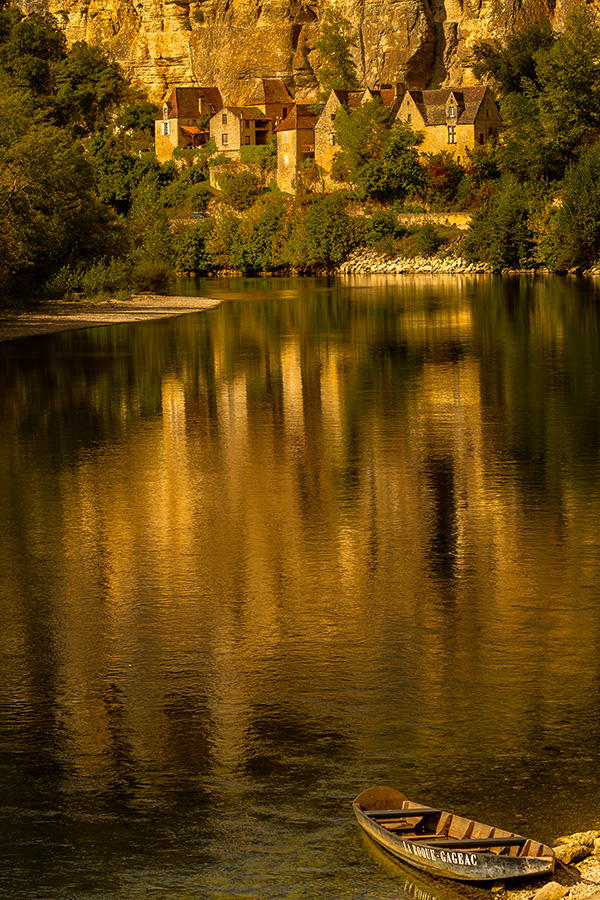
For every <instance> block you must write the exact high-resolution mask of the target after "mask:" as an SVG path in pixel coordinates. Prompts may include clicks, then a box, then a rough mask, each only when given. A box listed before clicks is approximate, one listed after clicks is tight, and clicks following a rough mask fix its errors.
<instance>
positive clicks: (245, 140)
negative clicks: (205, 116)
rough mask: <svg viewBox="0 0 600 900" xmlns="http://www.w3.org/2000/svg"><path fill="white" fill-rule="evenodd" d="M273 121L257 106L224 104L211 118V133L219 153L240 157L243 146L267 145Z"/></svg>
mask: <svg viewBox="0 0 600 900" xmlns="http://www.w3.org/2000/svg"><path fill="white" fill-rule="evenodd" d="M272 134H273V121H272V120H271V119H270V118H269V117H268V116H266V115H265V113H264V112H263V110H261V109H259V108H258V107H257V106H224V107H223V108H222V109H221V110H220V111H219V112H218V113H216V114H215V115H214V116H213V117H212V118H211V120H210V135H211V137H212V138H214V141H215V144H216V148H217V153H223V154H225V155H226V156H229V157H230V158H231V159H240V158H241V155H242V148H243V147H261V146H266V145H267V144H268V143H269V141H270V140H271V136H272Z"/></svg>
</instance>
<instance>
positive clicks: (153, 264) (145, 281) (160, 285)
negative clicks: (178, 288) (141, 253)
mask: <svg viewBox="0 0 600 900" xmlns="http://www.w3.org/2000/svg"><path fill="white" fill-rule="evenodd" d="M172 281H173V272H172V270H171V268H170V267H169V266H168V265H167V264H166V263H164V262H160V261H155V260H149V259H147V260H143V261H142V262H139V263H138V264H137V265H136V266H135V267H134V269H133V271H132V273H131V282H132V285H133V287H134V288H135V290H136V291H138V292H139V293H141V294H164V293H167V291H168V290H169V288H170V287H171V284H172Z"/></svg>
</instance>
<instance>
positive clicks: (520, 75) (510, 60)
mask: <svg viewBox="0 0 600 900" xmlns="http://www.w3.org/2000/svg"><path fill="white" fill-rule="evenodd" d="M555 38H556V35H555V34H554V32H553V31H552V28H551V27H550V22H549V21H548V20H547V19H544V21H543V22H536V23H534V24H533V25H530V26H528V27H527V28H524V29H523V30H522V31H518V32H517V33H516V34H512V35H510V36H509V38H508V40H507V42H506V45H505V46H504V47H503V46H502V44H501V43H500V42H499V41H492V42H490V41H482V42H481V43H479V44H476V45H475V47H474V48H473V52H474V55H475V60H476V62H475V65H474V66H473V71H474V73H475V75H476V76H477V78H483V77H484V76H485V75H491V76H492V77H493V78H494V79H495V81H496V82H497V84H498V88H499V90H500V92H501V93H502V94H518V93H520V92H521V91H522V90H523V89H524V87H525V84H526V83H529V84H534V85H537V86H538V87H539V82H538V75H537V67H536V57H537V54H538V52H539V51H540V50H549V49H550V47H552V45H553V44H554V41H555Z"/></svg>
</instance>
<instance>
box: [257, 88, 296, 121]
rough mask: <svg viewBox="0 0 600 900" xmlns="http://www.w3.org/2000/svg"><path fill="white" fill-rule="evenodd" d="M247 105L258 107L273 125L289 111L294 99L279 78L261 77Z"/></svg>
mask: <svg viewBox="0 0 600 900" xmlns="http://www.w3.org/2000/svg"><path fill="white" fill-rule="evenodd" d="M247 105H248V106H255V107H256V108H257V109H260V110H261V112H262V113H264V115H265V116H266V117H267V118H269V119H272V121H273V123H274V125H278V124H279V122H282V121H283V119H285V118H286V116H287V115H288V113H289V112H290V110H291V108H292V106H293V105H294V100H293V99H292V97H291V95H290V92H289V91H288V89H287V88H286V86H285V84H284V83H283V81H281V80H280V79H279V78H261V79H260V81H259V82H258V84H257V86H256V88H255V90H254V93H253V94H252V95H251V97H250V98H249V100H248V103H247Z"/></svg>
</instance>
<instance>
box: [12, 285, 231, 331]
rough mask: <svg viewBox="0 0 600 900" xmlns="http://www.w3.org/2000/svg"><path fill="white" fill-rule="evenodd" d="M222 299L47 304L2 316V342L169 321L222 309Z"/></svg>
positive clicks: (150, 298) (145, 296) (155, 297)
mask: <svg viewBox="0 0 600 900" xmlns="http://www.w3.org/2000/svg"><path fill="white" fill-rule="evenodd" d="M221 302H222V301H221V300H215V299H213V298H210V297H167V296H158V295H154V294H140V295H138V296H135V297H133V298H132V299H131V300H108V301H106V302H102V303H84V302H77V301H74V302H73V301H70V302H60V303H51V304H47V305H46V304H44V306H43V307H40V308H39V309H38V310H36V311H35V312H24V313H21V314H19V315H4V316H2V315H0V341H12V340H16V339H17V338H22V337H34V336H36V335H42V334H53V333H55V332H58V331H72V330H74V329H76V328H95V327H98V326H101V325H118V324H122V323H127V322H143V321H150V320H151V319H166V318H170V317H171V316H181V315H185V314H186V313H191V312H200V311H201V310H205V309H212V308H213V307H214V306H218V305H219V303H221Z"/></svg>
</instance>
